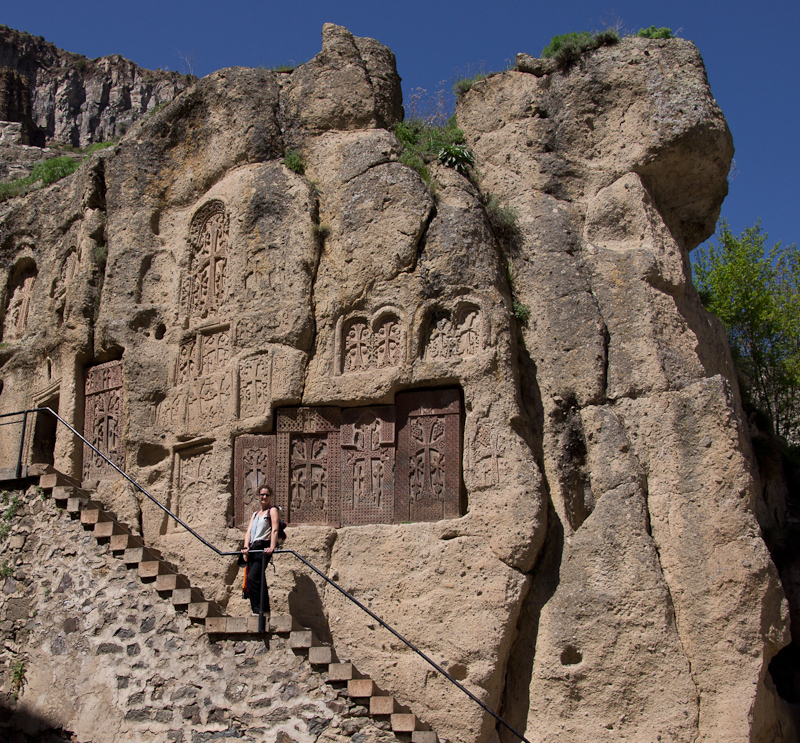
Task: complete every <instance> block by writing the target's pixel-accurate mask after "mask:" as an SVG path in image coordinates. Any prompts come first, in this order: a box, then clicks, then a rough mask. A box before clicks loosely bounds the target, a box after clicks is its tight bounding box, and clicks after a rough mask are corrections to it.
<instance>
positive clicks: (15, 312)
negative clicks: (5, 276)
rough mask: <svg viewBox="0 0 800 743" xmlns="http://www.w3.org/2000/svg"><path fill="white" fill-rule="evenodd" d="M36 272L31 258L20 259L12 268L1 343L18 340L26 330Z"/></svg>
mask: <svg viewBox="0 0 800 743" xmlns="http://www.w3.org/2000/svg"><path fill="white" fill-rule="evenodd" d="M37 275H38V272H37V270H36V263H35V261H34V260H33V259H32V258H22V259H21V260H19V261H18V262H17V264H16V266H14V270H13V271H12V272H11V276H10V281H9V285H8V293H7V295H6V296H7V297H8V303H7V304H6V310H5V314H4V316H3V338H2V339H3V341H5V342H9V341H16V340H20V339H21V338H22V336H23V335H25V331H26V330H27V328H28V319H29V316H30V309H31V304H32V302H33V287H34V285H35V284H36V278H37Z"/></svg>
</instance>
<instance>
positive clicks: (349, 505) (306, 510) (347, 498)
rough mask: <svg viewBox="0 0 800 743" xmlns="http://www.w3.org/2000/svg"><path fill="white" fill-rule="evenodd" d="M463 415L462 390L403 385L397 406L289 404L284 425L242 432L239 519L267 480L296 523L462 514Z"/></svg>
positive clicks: (280, 420)
mask: <svg viewBox="0 0 800 743" xmlns="http://www.w3.org/2000/svg"><path fill="white" fill-rule="evenodd" d="M396 417H397V421H398V425H396V423H395V420H396ZM460 421H461V398H460V393H459V392H458V391H457V390H438V391H434V392H412V393H400V394H398V396H397V405H396V406H395V405H382V406H375V407H367V408H344V409H340V408H334V407H320V408H282V409H279V410H278V411H277V434H274V435H265V436H240V437H239V438H238V439H237V441H236V447H235V448H236V453H235V457H236V463H235V471H236V479H235V498H234V502H235V510H236V523H237V524H239V525H241V524H242V521H243V520H244V521H246V519H247V518H249V509H250V508H251V507H254V506H255V498H254V493H255V492H257V490H254V489H257V488H258V487H260V483H263V482H266V483H267V484H270V485H272V486H273V487H274V488H275V492H276V496H277V503H278V505H280V506H281V507H282V508H283V509H284V518H285V519H286V520H287V521H288V522H290V523H293V524H301V523H305V524H330V525H333V526H344V525H355V524H389V523H399V522H401V521H430V520H438V519H443V518H456V517H458V516H459V515H460V493H461V432H460V426H461V423H460ZM247 503H249V504H251V505H249V506H246V505H245V504H247ZM240 504H241V505H240Z"/></svg>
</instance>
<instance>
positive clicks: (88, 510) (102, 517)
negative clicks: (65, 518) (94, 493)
mask: <svg viewBox="0 0 800 743" xmlns="http://www.w3.org/2000/svg"><path fill="white" fill-rule="evenodd" d="M101 521H111V515H110V514H109V513H108V512H107V511H104V510H103V509H102V508H98V507H95V506H84V507H83V508H82V509H81V523H82V524H83V525H84V526H94V525H95V524H97V523H99V522H101Z"/></svg>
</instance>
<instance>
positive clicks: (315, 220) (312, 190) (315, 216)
mask: <svg viewBox="0 0 800 743" xmlns="http://www.w3.org/2000/svg"><path fill="white" fill-rule="evenodd" d="M308 193H309V195H310V197H311V199H312V208H311V222H312V224H313V225H314V228H315V230H314V234H315V237H316V241H317V246H316V247H317V250H316V254H315V256H314V265H313V267H312V270H311V283H310V287H309V296H308V307H309V310H310V315H311V342H310V344H309V351H308V354H307V356H306V363H305V371H304V373H303V389H302V390H301V392H300V399H301V400H304V399H305V391H306V384H307V383H308V374H309V369H310V367H311V361H312V360H313V358H314V354H315V353H316V348H317V300H316V285H317V274H318V273H319V266H320V262H321V261H322V254H323V252H324V251H325V240H326V235H325V233H324V231H323V230H322V229H321V225H320V217H319V213H320V196H319V192H318V191H317V189H316V187H315V186H312V185H311V184H308Z"/></svg>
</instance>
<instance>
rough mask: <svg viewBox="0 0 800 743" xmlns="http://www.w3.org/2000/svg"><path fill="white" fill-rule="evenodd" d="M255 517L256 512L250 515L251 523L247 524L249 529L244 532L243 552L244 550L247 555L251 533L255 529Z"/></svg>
mask: <svg viewBox="0 0 800 743" xmlns="http://www.w3.org/2000/svg"><path fill="white" fill-rule="evenodd" d="M255 517H256V514H255V512H254V513H253V515H252V516H251V517H250V523H249V524H248V525H247V531H246V532H245V533H244V549H243V550H242V552H244V555H245V557H247V552H248V550H249V549H250V534H251V533H252V531H253V519H254V518H255Z"/></svg>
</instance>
